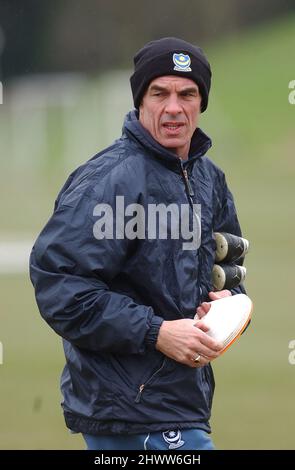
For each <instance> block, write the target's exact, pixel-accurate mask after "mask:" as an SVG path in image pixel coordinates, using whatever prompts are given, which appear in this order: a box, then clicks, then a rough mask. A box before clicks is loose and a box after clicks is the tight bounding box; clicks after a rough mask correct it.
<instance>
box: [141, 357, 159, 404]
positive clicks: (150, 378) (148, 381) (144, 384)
mask: <svg viewBox="0 0 295 470" xmlns="http://www.w3.org/2000/svg"><path fill="white" fill-rule="evenodd" d="M165 362H166V357H165V358H164V360H163V362H162V364H161V367H160V368H159V369H158V370H156V372H154V373H153V375H151V377H149V379H148V380H147V381H146V382H145V383H143V384H141V385H140V386H139V389H138V392H137V395H136V398H135V403H139V402H140V399H141V396H142V393H143V391H144V389H145V388H146V386H147V385H148V384H149V383H150V381H151V380H152V379H153V378H154V377H155V375H156V374H158V373H159V372H160V371H161V370H162V369H163V367H164V364H165Z"/></svg>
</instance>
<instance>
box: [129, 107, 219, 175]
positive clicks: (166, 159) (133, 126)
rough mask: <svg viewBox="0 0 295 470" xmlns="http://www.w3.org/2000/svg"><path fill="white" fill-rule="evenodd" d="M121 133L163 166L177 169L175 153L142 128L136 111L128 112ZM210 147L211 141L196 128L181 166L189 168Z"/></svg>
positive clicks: (177, 159) (177, 163)
mask: <svg viewBox="0 0 295 470" xmlns="http://www.w3.org/2000/svg"><path fill="white" fill-rule="evenodd" d="M123 133H124V134H127V135H128V137H130V138H131V139H132V140H135V141H137V142H138V143H139V144H140V145H142V146H143V147H145V148H147V149H148V150H149V151H152V152H153V154H155V156H156V157H157V158H159V159H160V160H161V161H162V163H163V164H166V165H167V166H169V167H171V168H179V158H178V157H177V156H176V155H175V153H173V152H171V151H170V150H169V149H167V148H165V147H163V146H162V145H161V144H159V142H157V141H156V140H155V139H154V138H153V137H152V135H151V134H150V133H149V132H148V131H147V130H146V129H145V128H144V127H143V126H142V124H141V123H140V122H139V120H138V112H137V111H136V110H133V111H130V112H129V113H128V114H127V115H126V117H125V121H124V126H123ZM211 146H212V141H211V139H210V138H209V137H208V136H207V135H206V134H205V133H204V132H203V131H202V130H201V129H200V128H197V129H196V130H195V132H194V134H193V137H192V140H191V146H190V151H189V157H188V160H186V161H185V162H184V163H183V165H184V166H190V165H191V164H193V163H194V162H195V161H196V160H197V159H198V158H200V157H202V156H203V155H204V154H205V153H206V152H207V151H208V150H209V148H210V147H211Z"/></svg>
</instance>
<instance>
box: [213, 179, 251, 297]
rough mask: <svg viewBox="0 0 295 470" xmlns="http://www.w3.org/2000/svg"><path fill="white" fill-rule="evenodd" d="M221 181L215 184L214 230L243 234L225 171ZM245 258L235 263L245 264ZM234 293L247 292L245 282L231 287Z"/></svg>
mask: <svg viewBox="0 0 295 470" xmlns="http://www.w3.org/2000/svg"><path fill="white" fill-rule="evenodd" d="M218 178H219V181H218V183H217V184H216V186H215V201H216V207H215V210H214V232H228V233H232V234H233V235H238V236H239V237H241V236H242V232H241V227H240V224H239V220H238V216H237V211H236V207H235V203H234V199H233V195H232V193H231V191H230V190H229V188H228V186H227V183H226V179H225V176H224V173H223V172H221V171H220V172H219V175H218ZM220 188H221V191H220V192H219V191H217V189H219V190H220ZM243 261H244V258H239V259H238V260H237V261H236V262H235V264H238V265H240V266H242V265H243ZM231 292H232V294H233V295H234V294H241V293H243V294H245V293H246V291H245V288H244V286H243V284H240V285H239V286H237V287H235V288H233V289H231Z"/></svg>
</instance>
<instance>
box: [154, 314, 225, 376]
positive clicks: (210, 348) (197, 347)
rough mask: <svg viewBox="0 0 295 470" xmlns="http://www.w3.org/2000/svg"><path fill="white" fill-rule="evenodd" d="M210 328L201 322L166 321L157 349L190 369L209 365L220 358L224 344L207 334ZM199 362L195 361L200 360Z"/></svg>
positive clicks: (163, 324) (162, 327) (161, 329)
mask: <svg viewBox="0 0 295 470" xmlns="http://www.w3.org/2000/svg"><path fill="white" fill-rule="evenodd" d="M206 331H208V327H207V326H206V325H205V324H204V323H203V322H202V321H201V320H199V321H198V322H197V323H196V321H195V320H190V319H183V320H172V321H164V322H163V323H162V325H161V328H160V330H159V335H158V340H157V343H156V348H157V349H158V350H159V351H161V352H162V353H163V354H165V355H166V356H168V357H170V358H171V359H174V360H175V361H177V362H180V363H181V364H186V365H187V366H190V367H200V366H204V365H206V364H208V362H210V361H212V360H213V359H215V358H216V357H218V356H219V353H220V351H221V350H222V348H223V344H222V343H219V342H217V341H215V340H214V339H212V338H211V337H210V336H208V335H207V334H206ZM198 356H200V357H199V360H198V362H195V361H194V359H195V358H198Z"/></svg>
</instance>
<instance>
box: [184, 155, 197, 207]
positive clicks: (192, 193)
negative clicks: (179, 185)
mask: <svg viewBox="0 0 295 470" xmlns="http://www.w3.org/2000/svg"><path fill="white" fill-rule="evenodd" d="M181 171H182V174H183V177H184V182H185V186H186V190H187V192H188V195H189V197H190V201H191V202H193V201H192V197H193V196H194V194H195V193H194V191H193V188H192V186H191V183H190V180H189V177H188V174H187V170H186V169H185V168H183V166H182V164H181Z"/></svg>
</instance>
